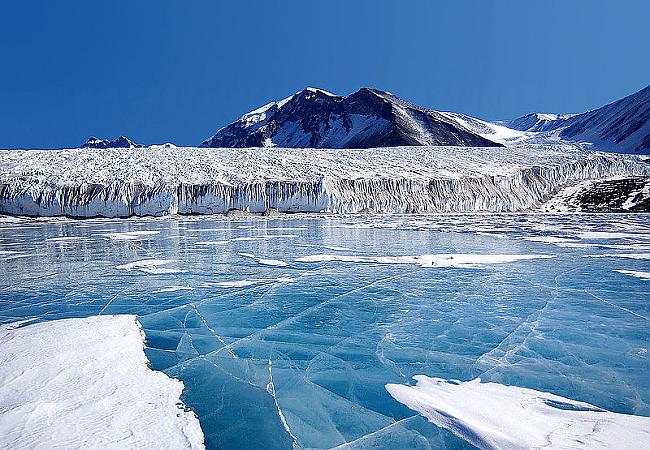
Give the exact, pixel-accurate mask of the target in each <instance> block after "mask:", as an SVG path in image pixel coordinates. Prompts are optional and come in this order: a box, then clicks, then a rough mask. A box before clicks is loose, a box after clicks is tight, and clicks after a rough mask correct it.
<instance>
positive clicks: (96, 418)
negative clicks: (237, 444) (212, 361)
mask: <svg viewBox="0 0 650 450" xmlns="http://www.w3.org/2000/svg"><path fill="white" fill-rule="evenodd" d="M25 322H29V320H27V321H23V322H18V323H13V324H5V325H0V410H1V411H2V414H1V415H0V447H1V448H152V449H153V448H176V449H203V448H205V447H204V445H203V432H202V431H201V427H200V425H199V420H198V419H197V417H196V416H195V415H194V413H192V412H190V411H187V410H184V405H183V404H182V403H181V401H180V395H181V392H182V391H183V383H182V382H181V381H179V380H174V379H171V378H169V377H167V375H165V374H164V373H162V372H155V371H153V370H151V369H149V367H148V366H147V364H148V361H147V357H146V356H145V354H144V335H143V333H142V331H141V329H140V326H139V324H138V322H137V321H136V318H135V316H133V315H120V316H93V317H87V318H84V319H63V320H54V321H49V322H41V323H36V324H31V325H25Z"/></svg>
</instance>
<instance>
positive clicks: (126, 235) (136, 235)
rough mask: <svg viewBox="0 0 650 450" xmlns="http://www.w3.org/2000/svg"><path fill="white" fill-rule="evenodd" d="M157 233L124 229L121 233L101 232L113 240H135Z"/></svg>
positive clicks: (156, 232)
mask: <svg viewBox="0 0 650 450" xmlns="http://www.w3.org/2000/svg"><path fill="white" fill-rule="evenodd" d="M159 233H160V231H126V232H123V233H106V234H103V236H105V237H107V238H110V239H112V240H114V241H135V240H139V239H146V236H151V235H154V234H159Z"/></svg>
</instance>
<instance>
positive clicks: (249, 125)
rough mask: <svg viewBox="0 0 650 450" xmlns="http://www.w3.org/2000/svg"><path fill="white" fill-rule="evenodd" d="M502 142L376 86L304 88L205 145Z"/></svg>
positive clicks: (487, 144)
mask: <svg viewBox="0 0 650 450" xmlns="http://www.w3.org/2000/svg"><path fill="white" fill-rule="evenodd" d="M433 145H449V146H478V147H494V146H501V144H498V143H495V142H493V141H490V140H489V139H486V138H484V137H483V136H481V135H479V134H476V133H474V132H473V131H471V130H469V129H467V128H465V127H464V126H463V125H461V124H459V123H458V122H457V121H455V120H453V119H450V118H449V117H448V116H446V115H444V114H441V113H438V112H436V111H431V110H429V109H426V108H422V107H419V106H417V105H414V104H412V103H409V102H406V101H404V100H401V99H400V98H398V97H396V96H395V95H393V94H390V93H388V92H384V91H381V90H379V89H373V88H367V87H364V88H361V89H359V90H358V91H357V92H354V93H353V94H350V95H348V96H337V95H335V94H332V93H331V92H328V91H325V90H323V89H319V88H305V89H303V90H302V91H300V92H297V93H295V94H293V95H291V96H289V97H287V98H285V99H283V100H279V101H276V102H271V103H267V104H266V105H264V106H262V107H260V108H258V109H255V110H253V111H251V112H249V113H247V114H244V115H243V116H242V117H241V118H240V119H239V120H238V121H236V122H233V123H231V124H230V125H228V126H226V127H224V128H222V129H220V130H219V131H218V132H217V133H216V134H215V135H214V136H212V137H211V138H209V139H207V140H205V141H204V142H203V143H202V144H201V146H202V147H276V146H277V147H289V148H291V147H294V148H371V147H393V146H433Z"/></svg>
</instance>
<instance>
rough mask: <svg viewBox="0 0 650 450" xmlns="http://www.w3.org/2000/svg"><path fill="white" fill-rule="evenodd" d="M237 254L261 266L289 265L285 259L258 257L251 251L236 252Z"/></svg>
mask: <svg viewBox="0 0 650 450" xmlns="http://www.w3.org/2000/svg"><path fill="white" fill-rule="evenodd" d="M238 255H239V256H243V257H244V258H250V259H252V260H253V261H256V262H257V263H258V264H262V265H263V266H276V267H285V266H288V265H289V264H288V263H287V262H286V261H280V260H278V259H268V258H258V257H257V256H255V255H253V254H252V253H238Z"/></svg>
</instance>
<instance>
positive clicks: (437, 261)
mask: <svg viewBox="0 0 650 450" xmlns="http://www.w3.org/2000/svg"><path fill="white" fill-rule="evenodd" d="M553 257H554V256H552V255H479V254H461V253H457V254H437V255H418V256H356V255H355V256H351V255H328V254H320V255H310V256H301V257H299V258H296V259H295V260H296V261H297V262H306V263H318V262H331V261H339V262H353V263H366V264H367V263H376V264H418V265H420V266H422V267H457V268H466V269H480V268H482V267H483V266H485V265H488V264H502V263H510V262H515V261H524V260H529V259H542V258H553Z"/></svg>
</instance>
